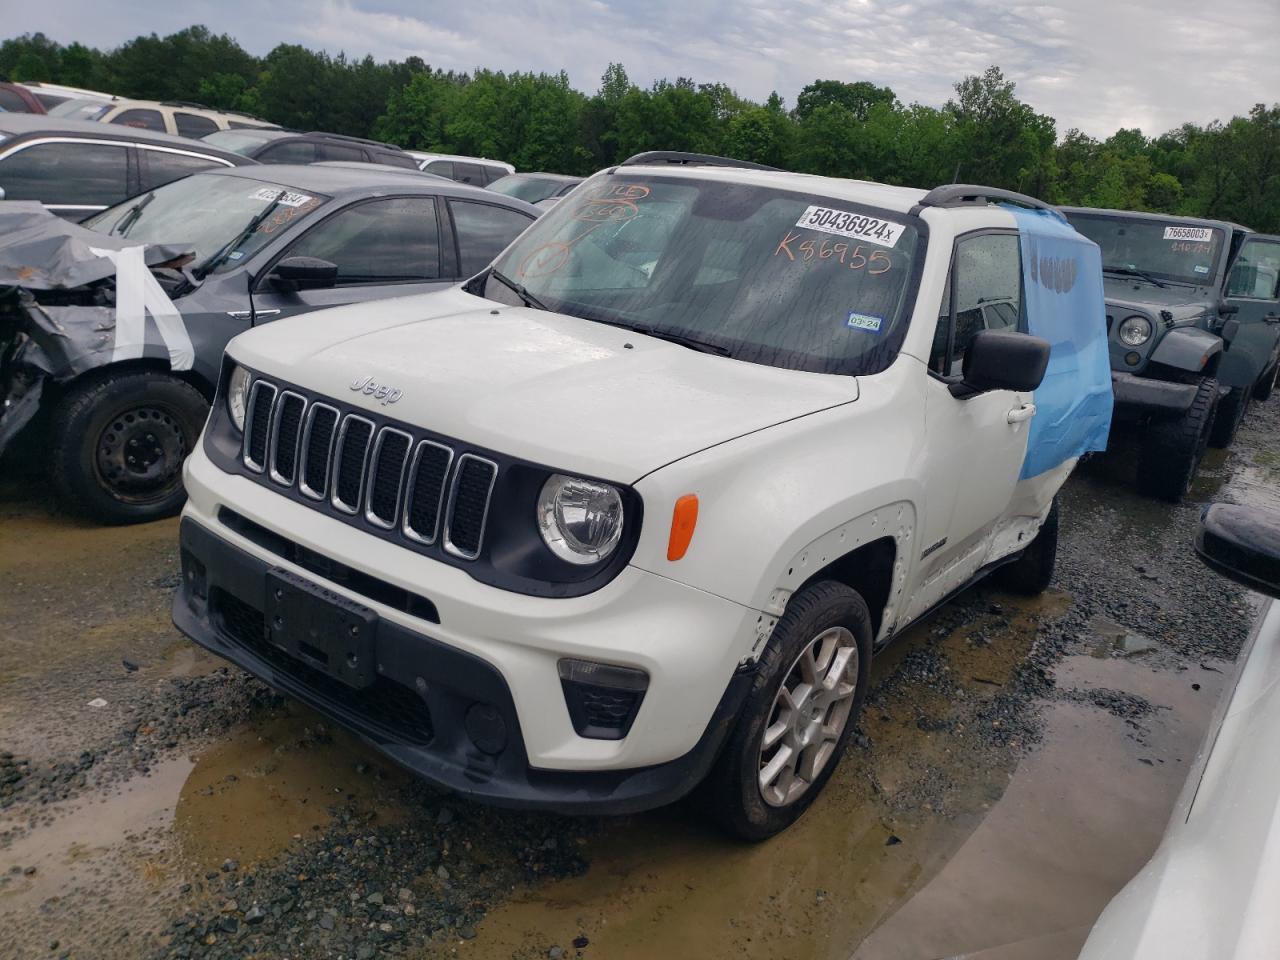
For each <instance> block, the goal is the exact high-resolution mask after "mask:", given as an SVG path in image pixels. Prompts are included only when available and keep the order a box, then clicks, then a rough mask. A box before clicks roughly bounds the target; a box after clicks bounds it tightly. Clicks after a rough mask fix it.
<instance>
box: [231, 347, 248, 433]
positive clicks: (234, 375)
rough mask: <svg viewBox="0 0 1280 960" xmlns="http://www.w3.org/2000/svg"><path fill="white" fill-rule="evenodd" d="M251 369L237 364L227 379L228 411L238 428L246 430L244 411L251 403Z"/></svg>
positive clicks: (242, 430)
mask: <svg viewBox="0 0 1280 960" xmlns="http://www.w3.org/2000/svg"><path fill="white" fill-rule="evenodd" d="M249 382H250V378H249V371H248V370H246V369H245V368H244V367H242V366H240V365H239V364H236V367H235V369H234V370H232V371H231V377H230V379H229V380H228V381H227V413H229V414H231V422H232V423H234V424H235V425H236V429H237V430H239V431H240V432H241V433H243V432H244V412H245V408H246V407H247V406H248V404H249Z"/></svg>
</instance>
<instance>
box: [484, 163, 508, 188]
mask: <svg viewBox="0 0 1280 960" xmlns="http://www.w3.org/2000/svg"><path fill="white" fill-rule="evenodd" d="M506 175H507V171H506V170H505V169H504V168H502V167H494V166H489V165H488V164H486V165H485V168H484V185H485V186H486V187H487V186H488V185H489V184H491V183H493V181H495V180H501V179H502V178H503V177H505V176H506Z"/></svg>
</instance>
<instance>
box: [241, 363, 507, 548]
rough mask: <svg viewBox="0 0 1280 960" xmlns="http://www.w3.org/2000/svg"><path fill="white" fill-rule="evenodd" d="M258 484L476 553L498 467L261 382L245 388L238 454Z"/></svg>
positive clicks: (414, 538)
mask: <svg viewBox="0 0 1280 960" xmlns="http://www.w3.org/2000/svg"><path fill="white" fill-rule="evenodd" d="M241 459H242V460H243V462H244V465H245V466H246V467H247V468H248V469H249V470H250V471H252V472H253V473H256V474H261V475H262V477H263V480H264V482H267V481H268V480H269V482H270V483H271V484H275V485H277V486H281V487H295V486H296V487H297V489H298V491H299V492H300V493H302V495H303V496H304V497H306V498H307V499H309V500H312V501H314V502H315V505H316V506H317V507H322V508H328V509H332V510H335V511H338V512H341V513H343V514H346V515H347V516H357V517H362V518H363V519H364V521H365V522H366V523H368V524H370V525H372V526H375V527H377V528H379V529H381V530H384V531H386V530H397V529H398V530H399V531H400V533H401V535H402V536H404V537H405V538H407V539H408V540H411V541H413V542H415V543H419V544H423V545H427V546H429V545H432V544H434V543H436V541H437V540H441V541H442V546H443V548H444V549H445V550H446V551H447V552H448V553H450V554H452V555H453V556H455V557H460V558H461V559H463V560H474V559H476V557H478V556H479V555H480V551H481V548H482V547H483V545H484V531H485V524H486V522H487V520H488V516H489V501H490V498H491V496H492V494H493V485H494V482H495V481H496V480H497V477H498V465H497V464H496V463H494V462H493V461H492V460H489V459H487V458H485V457H481V456H477V455H476V454H473V453H463V454H462V455H461V456H455V455H454V450H453V449H452V448H451V447H449V446H446V445H445V444H442V443H438V442H436V441H435V440H427V439H417V438H415V437H414V436H413V435H412V434H410V433H407V432H406V431H404V430H402V429H400V428H398V427H392V426H383V427H378V426H377V425H376V424H375V423H374V422H373V421H372V420H370V419H369V418H368V417H364V416H361V415H360V414H358V413H347V414H343V413H341V412H340V411H339V410H338V409H337V408H336V407H334V406H331V405H330V404H328V403H325V402H323V401H322V400H312V399H309V398H308V397H306V396H304V395H303V394H301V393H298V392H296V391H293V390H289V389H280V388H277V387H276V386H275V385H274V384H272V383H270V382H269V381H266V380H257V381H255V382H254V384H253V387H252V389H251V390H250V392H249V409H248V415H247V417H246V418H245V431H244V440H243V447H242V453H241Z"/></svg>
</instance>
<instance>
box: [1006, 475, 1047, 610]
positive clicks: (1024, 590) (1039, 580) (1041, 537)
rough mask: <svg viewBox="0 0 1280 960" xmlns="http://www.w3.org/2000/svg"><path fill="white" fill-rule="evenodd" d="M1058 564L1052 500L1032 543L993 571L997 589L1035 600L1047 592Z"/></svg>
mask: <svg viewBox="0 0 1280 960" xmlns="http://www.w3.org/2000/svg"><path fill="white" fill-rule="evenodd" d="M1057 560H1058V498H1057V497H1054V498H1053V504H1052V505H1051V506H1050V507H1049V513H1048V515H1047V516H1046V517H1045V518H1044V523H1042V524H1040V530H1039V531H1038V532H1037V533H1036V535H1035V539H1033V540H1032V541H1031V542H1030V543H1029V544H1027V545H1026V547H1025V548H1023V551H1022V555H1021V556H1020V557H1018V559H1017V560H1014V561H1013V562H1012V563H1006V564H1005V565H1004V566H1003V567H1000V568H999V569H998V570H996V571H995V573H994V575H993V576H992V580H993V581H995V584H996V586H998V587H1001V588H1003V589H1005V590H1008V591H1009V592H1010V593H1020V594H1022V595H1024V596H1028V597H1035V596H1039V595H1040V594H1042V593H1044V592H1045V591H1046V590H1048V589H1049V583H1050V582H1051V581H1052V580H1053V569H1054V567H1055V566H1056V564H1057Z"/></svg>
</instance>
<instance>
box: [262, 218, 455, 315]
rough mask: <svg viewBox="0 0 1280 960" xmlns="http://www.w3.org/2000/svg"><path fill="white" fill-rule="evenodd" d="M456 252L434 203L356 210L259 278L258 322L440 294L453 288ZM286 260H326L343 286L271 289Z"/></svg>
mask: <svg viewBox="0 0 1280 960" xmlns="http://www.w3.org/2000/svg"><path fill="white" fill-rule="evenodd" d="M442 236H443V237H445V238H447V239H446V240H445V243H444V244H442V243H441V237H442ZM452 245H453V239H452V235H451V234H450V233H449V232H448V230H447V228H446V227H445V226H444V225H443V224H442V221H441V217H440V211H439V209H438V205H437V201H436V198H435V197H426V196H412V197H385V198H380V199H377V200H368V201H364V202H360V203H353V204H351V205H350V206H347V207H343V208H342V209H341V210H339V211H337V212H336V213H334V214H331V215H330V216H328V217H326V218H325V219H324V220H321V221H320V222H318V223H316V224H314V225H312V226H310V227H309V228H308V229H306V230H305V231H304V232H303V234H302V235H301V236H300V237H298V239H297V240H295V241H293V242H292V243H290V244H289V246H288V247H286V248H285V250H284V252H283V253H281V254H280V255H279V256H278V257H276V258H275V259H274V260H273V261H272V262H271V263H270V264H269V265H268V266H267V267H266V268H265V269H264V270H262V271H261V272H260V273H259V274H258V276H257V277H256V278H255V281H254V284H253V292H252V297H253V311H254V322H255V323H262V322H265V321H270V320H280V319H283V318H285V317H290V316H294V315H296V314H300V313H307V312H309V311H311V310H318V309H320V308H322V307H337V306H342V305H344V304H348V303H356V302H358V301H363V300H379V299H384V298H387V297H405V296H409V295H411V294H416V293H427V292H429V291H431V290H438V289H441V288H443V287H445V286H448V285H449V284H451V283H453V282H454V278H455V270H454V269H453V266H452V260H453V258H452V256H449V257H446V256H445V250H446V249H448V250H450V251H451V248H452ZM285 257H316V258H318V259H320V260H327V261H329V262H330V263H333V264H335V265H336V266H337V268H338V278H337V281H336V282H335V283H334V285H333V286H332V287H327V288H324V289H315V290H298V291H291V290H286V289H281V288H279V287H277V286H276V285H275V284H274V283H273V282H272V280H271V269H272V267H273V266H274V265H275V264H276V263H278V262H279V261H280V260H282V259H284V258H285Z"/></svg>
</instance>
